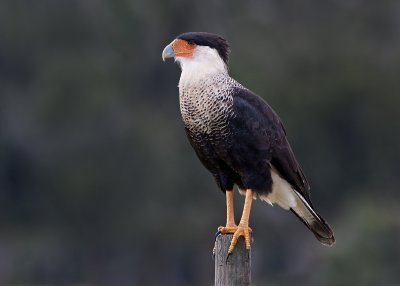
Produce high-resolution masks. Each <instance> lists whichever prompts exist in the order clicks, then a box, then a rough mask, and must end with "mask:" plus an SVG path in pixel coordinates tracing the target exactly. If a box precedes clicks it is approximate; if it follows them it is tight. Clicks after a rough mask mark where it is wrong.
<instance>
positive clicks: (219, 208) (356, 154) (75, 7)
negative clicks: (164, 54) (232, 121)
mask: <svg viewBox="0 0 400 286" xmlns="http://www.w3.org/2000/svg"><path fill="white" fill-rule="evenodd" d="M184 31H210V32H216V33H220V34H222V35H224V36H225V37H226V38H227V39H228V40H229V41H230V43H231V46H232V54H231V63H230V71H231V75H232V76H233V77H235V78H236V79H237V80H239V81H240V82H242V83H243V84H244V85H246V86H248V87H250V88H251V89H252V90H253V91H255V92H256V93H258V94H260V95H262V96H263V97H264V98H265V99H266V100H268V102H269V103H270V104H271V105H272V106H273V107H274V109H275V110H276V111H277V112H278V113H279V114H280V115H281V117H282V119H283V121H284V122H285V125H286V127H287V130H288V133H289V139H290V141H291V142H292V145H293V148H294V150H295V152H296V154H297V157H298V159H299V160H300V162H302V164H303V167H304V169H305V172H306V174H307V175H308V177H309V179H310V182H311V184H312V195H313V201H314V204H315V205H316V206H317V209H318V210H320V211H321V213H322V214H323V215H324V216H325V217H326V218H327V220H328V221H329V222H330V223H331V225H332V226H333V228H334V229H335V231H336V236H337V244H336V245H335V246H334V247H333V248H325V247H323V246H320V245H319V244H318V242H317V241H316V240H315V239H314V238H313V236H312V234H311V233H309V232H308V231H307V230H306V229H305V228H304V226H303V225H302V224H301V223H299V222H298V220H297V218H295V217H294V216H292V215H291V214H289V213H287V212H285V211H283V210H281V209H279V208H278V207H274V208H271V207H268V206H267V205H266V204H264V203H261V202H256V203H255V204H254V208H253V211H252V219H251V224H252V226H253V229H255V243H254V244H253V281H254V285H267V284H268V285H367V286H368V285H399V284H400V274H399V272H398V267H399V257H400V247H399V245H398V241H399V239H400V219H399V218H400V203H399V198H400V195H399V192H398V186H399V183H400V180H399V173H400V165H399V162H400V149H399V146H400V136H399V135H400V133H399V131H400V125H399V122H400V116H399V111H400V110H399V106H400V97H399V95H400V36H399V35H400V3H399V2H398V1H379V2H376V1H372V0H367V1H361V0H337V1H315V0H314V1H310V0H307V1H289V0H268V1H262V0H251V1H237V0H235V1H223V0H221V1H211V0H204V1H196V2H194V1H183V0H171V1H165V0H163V1H161V0H148V1H128V0H115V1H108V0H98V1H93V0H83V1H78V0H70V1H50V0H43V1H27V0H18V1H12V0H3V1H1V2H0V233H1V235H0V285H22V284H24V285H45V284H46V285H120V286H123V285H175V286H179V285H211V284H212V281H213V262H212V260H211V249H212V246H213V233H214V231H215V230H216V227H217V226H218V225H221V224H223V223H224V221H225V198H224V196H223V195H222V193H221V192H220V191H218V190H217V187H216V186H215V184H214V182H213V181H212V178H211V176H210V175H209V174H208V173H207V171H206V170H205V169H204V168H203V167H202V166H201V165H200V163H199V162H198V160H197V159H196V157H195V155H194V153H193V152H192V150H191V148H190V146H189V144H188V143H187V141H186V138H185V135H184V131H183V128H182V123H181V121H180V115H179V106H178V90H177V87H176V86H177V82H178V79H179V73H180V71H179V68H178V67H177V66H176V65H174V64H172V62H169V63H166V64H163V63H162V61H161V51H162V49H163V47H164V46H165V45H166V44H168V43H169V42H170V41H171V40H172V39H173V38H174V37H175V36H176V35H177V34H180V33H181V32H184ZM242 202H243V200H242V198H240V197H238V198H237V203H236V207H237V214H239V213H240V211H241V205H242Z"/></svg>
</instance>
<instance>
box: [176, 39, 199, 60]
mask: <svg viewBox="0 0 400 286" xmlns="http://www.w3.org/2000/svg"><path fill="white" fill-rule="evenodd" d="M171 46H172V48H173V49H174V51H175V56H177V57H191V56H193V52H194V48H195V47H196V45H195V44H189V43H188V42H187V41H185V40H181V39H175V40H173V41H172V43H171Z"/></svg>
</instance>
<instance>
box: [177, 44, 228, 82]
mask: <svg viewBox="0 0 400 286" xmlns="http://www.w3.org/2000/svg"><path fill="white" fill-rule="evenodd" d="M175 60H176V61H177V62H179V63H180V66H181V69H182V73H181V78H180V80H179V88H182V87H187V86H191V85H195V84H196V83H198V82H199V81H200V80H204V79H205V78H207V77H209V76H212V75H215V74H221V73H224V74H228V69H227V66H226V64H225V62H224V61H223V60H222V58H221V57H220V56H219V54H218V52H217V51H216V50H215V49H212V48H210V47H206V46H197V47H196V48H195V50H194V52H193V56H191V57H176V58H175Z"/></svg>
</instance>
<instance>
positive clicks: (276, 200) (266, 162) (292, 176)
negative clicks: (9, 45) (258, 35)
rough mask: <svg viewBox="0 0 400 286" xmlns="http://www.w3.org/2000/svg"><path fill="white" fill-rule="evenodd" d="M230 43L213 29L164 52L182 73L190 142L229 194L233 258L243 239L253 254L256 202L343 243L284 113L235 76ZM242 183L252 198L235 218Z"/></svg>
mask: <svg viewBox="0 0 400 286" xmlns="http://www.w3.org/2000/svg"><path fill="white" fill-rule="evenodd" d="M229 53H230V45H229V44H228V42H227V40H225V39H224V38H223V37H222V36H220V35H217V34H213V33H209V32H186V33H183V34H180V35H178V36H177V37H176V38H175V39H174V40H173V41H172V42H171V43H170V44H168V45H167V46H166V47H165V48H164V50H163V51H162V59H163V61H165V60H166V59H168V58H174V60H175V62H177V63H178V65H179V66H180V68H181V75H180V79H179V84H178V87H179V105H180V111H181V117H182V121H183V125H184V128H185V131H186V135H187V138H188V140H189V142H190V144H191V146H192V147H193V149H194V151H195V153H196V155H197V157H198V158H199V160H200V161H201V163H202V164H203V165H204V166H205V168H206V169H208V171H209V172H210V173H211V174H212V176H213V177H214V179H215V182H216V184H217V185H218V187H219V189H221V191H222V192H223V193H225V196H226V224H225V226H220V227H219V228H218V231H219V233H220V234H233V235H232V239H231V242H230V245H229V248H228V253H229V254H231V253H233V251H234V249H235V246H236V244H237V241H238V239H239V237H241V236H243V237H244V240H245V245H246V249H247V250H250V242H251V234H252V229H251V228H250V227H249V218H250V211H251V206H252V201H253V199H257V198H258V199H260V200H262V201H265V202H267V203H268V204H270V205H273V204H277V205H279V206H280V207H282V208H283V209H286V210H290V211H292V212H293V213H294V214H295V215H296V216H297V217H298V218H299V219H300V220H301V221H302V222H303V223H304V224H305V225H306V227H307V228H308V229H309V230H311V232H312V233H313V234H314V235H315V237H316V238H317V239H318V241H320V242H321V243H322V244H324V245H327V246H331V245H333V244H334V243H335V237H334V233H333V230H332V229H331V227H330V226H329V224H328V223H327V222H326V221H325V220H324V219H323V218H322V216H321V215H319V214H318V213H317V212H316V210H315V208H314V206H313V204H312V202H311V199H310V184H309V182H308V180H307V178H306V176H305V174H304V172H303V170H302V167H301V166H300V163H299V162H298V161H297V159H296V157H295V155H294V153H293V150H292V148H291V146H290V144H289V141H288V138H287V133H286V130H285V127H284V125H283V123H282V121H281V119H280V118H279V116H278V115H277V113H276V112H275V111H274V110H273V109H272V108H271V107H270V106H269V105H268V103H267V102H266V101H265V100H264V99H262V98H261V97H260V96H258V95H257V94H255V93H254V92H252V91H251V90H250V89H248V88H246V87H245V86H243V85H242V84H240V83H239V82H238V81H236V80H235V79H233V78H232V77H230V75H229V72H228V59H229ZM235 186H236V187H237V190H238V191H239V193H240V194H242V195H244V196H245V200H244V206H243V211H242V216H241V219H240V222H239V224H238V225H237V224H236V222H235V217H234V192H235Z"/></svg>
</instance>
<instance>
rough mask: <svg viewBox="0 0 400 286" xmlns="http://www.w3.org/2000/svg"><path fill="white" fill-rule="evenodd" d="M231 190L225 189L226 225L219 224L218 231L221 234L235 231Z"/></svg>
mask: <svg viewBox="0 0 400 286" xmlns="http://www.w3.org/2000/svg"><path fill="white" fill-rule="evenodd" d="M233 194H234V193H233V190H232V191H226V193H225V195H226V226H220V227H219V228H218V230H219V232H221V233H222V234H227V233H235V231H236V230H237V225H236V223H235V213H234V208H233Z"/></svg>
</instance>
